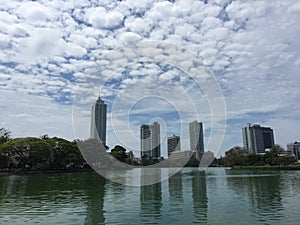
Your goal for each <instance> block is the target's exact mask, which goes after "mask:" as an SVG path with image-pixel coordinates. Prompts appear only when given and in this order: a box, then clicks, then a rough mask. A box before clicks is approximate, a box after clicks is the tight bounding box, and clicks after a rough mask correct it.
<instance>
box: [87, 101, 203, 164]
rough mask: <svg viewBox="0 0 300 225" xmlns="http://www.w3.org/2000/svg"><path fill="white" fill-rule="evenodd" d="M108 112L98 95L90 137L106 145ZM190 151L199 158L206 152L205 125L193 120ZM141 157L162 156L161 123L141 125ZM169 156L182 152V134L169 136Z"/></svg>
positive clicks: (94, 105) (93, 110) (93, 111)
mask: <svg viewBox="0 0 300 225" xmlns="http://www.w3.org/2000/svg"><path fill="white" fill-rule="evenodd" d="M106 114H107V105H106V103H105V102H104V101H103V100H102V99H101V98H100V96H99V97H98V99H97V101H96V102H95V103H94V104H93V106H92V112H91V133H90V137H91V138H93V139H98V140H99V141H101V143H102V144H103V145H106ZM189 134H190V151H192V152H193V153H194V154H195V156H196V158H197V159H200V158H201V155H203V153H204V141H203V125H202V123H201V122H198V121H193V122H191V123H190V124H189ZM140 140H141V146H140V147H141V158H143V157H152V158H157V159H160V158H161V139H160V124H159V123H158V122H154V123H153V124H143V125H141V127H140ZM167 149H168V156H170V155H171V154H172V153H174V152H181V142H180V136H176V135H173V136H171V137H168V138H167Z"/></svg>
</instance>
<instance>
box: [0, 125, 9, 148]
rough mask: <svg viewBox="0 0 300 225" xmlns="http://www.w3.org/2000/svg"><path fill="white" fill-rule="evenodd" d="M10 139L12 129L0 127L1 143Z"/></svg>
mask: <svg viewBox="0 0 300 225" xmlns="http://www.w3.org/2000/svg"><path fill="white" fill-rule="evenodd" d="M9 140H10V131H9V130H7V129H5V128H3V127H2V128H0V145H1V144H4V143H5V142H7V141H9Z"/></svg>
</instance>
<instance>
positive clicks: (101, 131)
mask: <svg viewBox="0 0 300 225" xmlns="http://www.w3.org/2000/svg"><path fill="white" fill-rule="evenodd" d="M106 114H107V105H106V104H105V102H104V101H103V100H102V99H101V98H100V96H99V98H98V99H97V101H96V102H95V103H94V104H93V106H92V111H91V134H90V137H91V138H93V139H98V140H99V141H101V143H102V144H103V145H104V146H105V145H106Z"/></svg>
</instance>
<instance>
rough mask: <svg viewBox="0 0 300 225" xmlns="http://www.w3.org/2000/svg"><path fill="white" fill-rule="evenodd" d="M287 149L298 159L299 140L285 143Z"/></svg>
mask: <svg viewBox="0 0 300 225" xmlns="http://www.w3.org/2000/svg"><path fill="white" fill-rule="evenodd" d="M287 150H288V152H291V153H293V154H294V155H295V156H296V158H297V160H300V142H297V141H295V142H292V143H289V144H287Z"/></svg>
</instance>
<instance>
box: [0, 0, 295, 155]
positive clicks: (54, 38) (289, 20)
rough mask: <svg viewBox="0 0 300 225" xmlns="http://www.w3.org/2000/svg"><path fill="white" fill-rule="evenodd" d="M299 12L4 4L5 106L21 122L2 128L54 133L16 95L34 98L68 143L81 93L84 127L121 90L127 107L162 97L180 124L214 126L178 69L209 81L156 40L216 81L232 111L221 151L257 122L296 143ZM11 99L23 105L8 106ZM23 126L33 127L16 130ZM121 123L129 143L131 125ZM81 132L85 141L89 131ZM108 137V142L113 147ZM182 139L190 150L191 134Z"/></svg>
mask: <svg viewBox="0 0 300 225" xmlns="http://www.w3.org/2000/svg"><path fill="white" fill-rule="evenodd" d="M299 9H300V7H299V3H298V2H297V1H293V0H286V1H280V0H275V1H273V2H272V4H270V3H269V1H267V0H261V1H242V0H235V1H232V0H225V1H224V0H212V1H206V2H205V1H194V0H177V1H159V0H153V1H149V0H141V1H134V0H125V1H108V0H103V1H98V2H95V1H61V0H56V1H23V2H22V1H21V2H20V1H16V0H12V1H7V2H6V3H5V4H2V5H0V48H1V51H0V96H1V97H2V98H1V102H0V104H2V105H1V106H2V107H4V108H6V109H7V113H8V114H9V113H12V115H16V117H15V118H16V119H15V121H13V120H12V119H11V117H9V119H8V117H7V119H5V120H3V124H4V125H5V126H7V128H8V129H10V128H11V129H12V131H13V133H15V132H16V135H20V136H26V135H34V133H35V132H36V135H40V133H46V132H48V131H47V130H46V129H44V130H45V132H43V127H44V124H47V123H48V119H44V120H42V119H37V120H36V121H33V118H30V117H29V116H28V115H27V114H26V113H27V112H22V107H21V106H24V105H23V103H21V102H19V100H18V98H19V97H20V96H24V98H26V100H24V102H25V101H26V103H28V104H29V105H32V106H33V107H37V106H38V104H39V102H38V100H43V101H45V102H47V103H49V105H51V106H53V108H48V111H43V112H42V114H41V115H43V117H45V118H47V112H48V114H49V115H50V117H51V119H53V121H55V120H54V118H53V117H52V115H55V114H58V115H59V116H58V117H59V119H58V120H57V123H56V122H53V121H52V122H51V123H52V124H53V126H52V129H53V133H55V132H54V131H55V127H56V126H57V129H56V131H57V133H59V134H62V133H64V132H65V133H64V134H63V135H65V136H68V137H70V136H72V135H70V134H71V133H70V131H69V130H68V129H64V128H63V127H62V124H64V125H65V126H66V127H67V126H68V125H67V124H65V123H63V122H62V120H63V118H64V120H66V121H67V120H68V119H69V114H68V113H66V114H64V115H63V114H59V112H60V111H63V110H64V108H65V107H66V105H68V107H69V105H70V102H72V101H73V97H74V93H75V92H76V91H74V89H76V87H77V92H76V94H77V95H79V96H80V95H81V96H80V97H78V96H77V97H78V105H80V104H82V105H81V106H82V107H83V106H84V107H86V108H81V110H83V111H84V112H85V114H84V115H85V117H84V119H83V120H80V121H81V122H82V123H84V122H86V123H88V126H89V121H88V120H89V119H88V113H89V110H90V104H92V103H93V101H94V100H95V98H96V97H97V93H98V92H99V91H100V90H102V91H103V96H104V97H105V98H106V99H105V100H106V101H107V102H109V103H111V102H112V101H113V97H114V95H116V94H118V92H119V91H120V90H119V89H126V90H129V91H127V93H124V96H127V97H128V98H124V104H129V103H131V104H133V102H130V101H131V100H132V99H136V98H137V97H139V96H141V94H142V93H152V94H153V93H156V94H157V95H158V96H165V97H166V98H167V97H168V98H170V99H171V100H172V101H173V102H174V104H176V105H177V106H178V109H179V110H180V111H181V112H182V113H183V114H185V115H186V116H185V118H184V122H188V120H193V119H194V118H193V117H200V118H201V119H204V120H205V122H206V123H208V125H207V124H205V126H206V127H208V128H209V127H210V124H209V123H210V122H209V120H210V118H209V112H208V111H209V110H208V109H209V107H208V105H207V102H205V101H203V100H202V99H200V100H199V101H198V98H197V95H199V96H200V93H199V92H196V93H194V92H193V91H195V90H196V89H197V88H194V87H193V85H191V82H190V80H189V78H188V76H187V75H182V74H180V75H179V76H177V72H178V71H176V70H174V68H173V67H178V68H184V69H185V70H186V71H189V73H190V74H197V77H198V78H201V80H203V81H204V80H205V79H207V76H203V73H202V72H201V71H197V69H198V67H197V66H195V62H193V61H191V60H189V59H188V58H183V57H185V56H184V54H181V55H180V54H178V52H177V51H175V49H176V48H175V47H174V48H173V47H170V48H169V49H168V50H165V49H163V48H161V46H159V45H158V44H156V43H155V42H154V41H161V42H163V43H165V44H171V46H179V47H180V48H185V51H186V52H190V53H191V54H192V55H194V56H197V57H198V58H199V59H200V60H201V61H202V63H203V65H205V66H206V67H207V69H208V70H209V71H210V72H211V73H213V74H214V75H215V77H216V80H217V81H218V83H219V84H220V86H221V88H222V91H223V94H224V95H225V100H226V106H227V110H228V112H229V113H228V118H229V120H228V121H229V124H228V129H229V131H227V134H228V135H229V136H228V138H226V139H225V142H224V146H226V147H223V149H222V151H224V150H226V148H227V147H230V145H235V144H236V143H240V142H241V135H240V129H241V127H242V126H243V124H246V123H247V122H252V121H256V122H260V123H264V124H265V125H268V126H274V128H276V130H278V132H277V131H275V132H276V138H278V140H280V144H282V143H283V145H284V142H290V141H291V140H290V139H296V138H297V137H296V135H295V134H294V133H293V132H292V131H290V134H289V132H288V129H287V125H286V124H289V125H290V126H291V124H294V126H299V120H298V119H297V118H298V115H299V108H297V107H295V106H296V105H298V101H299V97H300V96H299V91H298V89H299V88H298V86H299V85H298V84H299V76H298V74H299V64H300V63H299V62H300V55H299V52H300V44H299V32H300V28H299V26H298V23H299V20H300V14H299V13H298V12H299ZM282 15H284V16H282ZM146 40H148V41H149V43H148V46H146V45H145V46H142V48H141V47H139V50H138V49H135V48H131V47H130V46H132V45H134V44H137V45H138V46H139V43H145V42H143V41H146ZM126 46H127V48H126ZM118 49H123V52H120V51H118ZM166 60H168V61H166ZM154 62H156V63H154ZM157 62H161V63H160V64H158V63H157ZM168 64H170V65H171V66H169V67H168ZM120 78H122V79H123V80H122V82H121V81H120V84H119V85H117V84H118V82H119V80H118V79H120ZM114 79H115V80H114ZM107 81H111V82H110V83H106V82H107ZM103 85H104V87H103ZM155 85H156V86H155ZM175 87H176V88H177V89H176V88H175ZM179 87H180V88H181V89H180V88H179ZM101 88H102V89H101ZM118 88H119V89H118ZM130 88H131V89H132V90H130ZM204 89H205V87H204ZM170 90H174V92H172V91H170ZM175 90H176V91H175ZM184 91H185V92H186V93H185V95H184V96H185V97H186V98H187V97H191V99H194V102H195V105H196V107H198V108H199V111H201V113H200V115H193V114H192V113H189V112H191V111H192V110H193V108H192V107H191V105H189V104H187V101H184V98H182V96H180V94H179V93H183V92H184ZM3 96H4V97H3ZM7 98H8V99H9V100H11V101H12V102H16V104H19V105H20V107H19V106H18V107H17V106H16V107H15V108H12V106H9V101H8V100H6V99H7ZM121 103H122V102H121ZM201 104H203V105H201ZM121 106H122V105H121ZM203 106H204V107H203ZM68 107H67V108H68ZM151 107H152V108H155V104H154V103H153V102H151V104H150V105H149V108H150V109H151ZM17 115H19V117H18V116H17ZM20 115H21V116H20ZM29 115H30V113H29ZM21 117H22V118H23V120H21ZM266 117H267V118H266ZM269 117H272V118H269ZM3 118H6V117H3ZM24 118H28V119H24ZM126 119H127V118H126ZM131 119H132V120H133V121H134V122H132V123H135V124H137V123H138V120H137V119H135V118H131ZM235 119H236V120H235ZM123 120H124V118H123ZM20 121H21V123H22V124H23V125H24V127H30V129H27V130H26V129H22V132H21V131H20V132H18V131H17V128H16V124H19V123H20ZM281 121H284V122H281ZM120 124H121V125H120V126H118V130H119V132H120V133H122V135H124V137H125V136H126V129H127V127H126V126H124V127H123V126H122V123H120ZM86 126H87V125H86ZM135 126H136V125H135ZM137 127H138V126H137ZM81 129H82V130H84V131H85V135H88V130H89V129H88V128H87V127H84V125H81ZM132 129H133V130H134V129H136V127H134V128H132ZM281 130H282V131H284V132H281ZM62 131H63V132H62ZM109 132H111V129H109ZM135 132H138V130H137V131H135ZM134 135H137V134H136V133H135V134H134ZM289 135H290V137H291V138H289ZM279 136H280V137H279ZM112 140H113V141H112V142H113V143H110V145H113V144H115V142H117V139H112ZM135 141H136V140H135ZM183 142H184V143H188V136H187V135H185V136H184V137H183ZM120 144H121V143H120ZM185 148H186V147H184V146H183V149H185Z"/></svg>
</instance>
